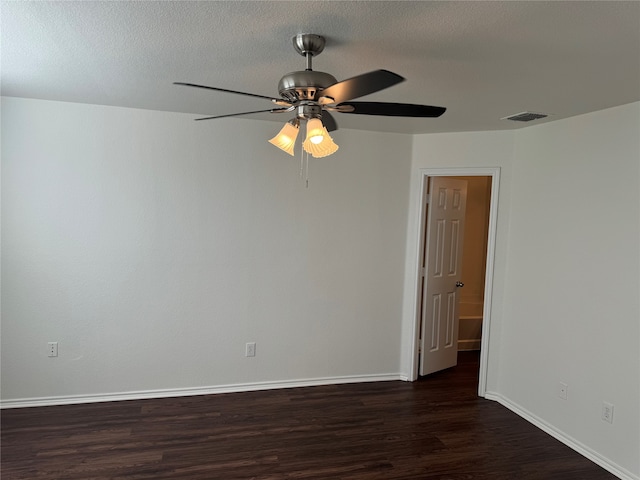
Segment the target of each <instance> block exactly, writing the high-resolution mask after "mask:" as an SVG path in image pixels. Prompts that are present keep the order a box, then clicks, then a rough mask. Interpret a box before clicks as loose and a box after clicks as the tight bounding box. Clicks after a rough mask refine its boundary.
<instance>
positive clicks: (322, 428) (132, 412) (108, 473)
mask: <svg viewBox="0 0 640 480" xmlns="http://www.w3.org/2000/svg"><path fill="white" fill-rule="evenodd" d="M477 371H478V356H477V354H475V353H463V354H461V356H460V364H459V365H458V366H457V367H456V368H453V369H450V370H447V371H444V372H440V373H438V374H435V375H432V376H430V377H428V378H426V379H422V380H420V381H418V382H414V383H408V382H400V381H398V382H380V383H361V384H350V385H332V386H321V387H309V388H297V389H286V390H271V391H263V392H250V393H238V394H223V395H222V394H221V395H209V396H195V397H181V398H167V399H157V400H136V401H123V402H111V403H96V404H85V405H69V406H56V407H38V408H24V409H12V410H3V411H2V412H1V416H2V418H1V426H2V444H1V461H2V463H1V477H2V479H3V480H13V479H39V480H40V479H45V480H46V479H56V480H67V479H69V480H72V479H82V480H98V479H207V480H209V479H224V480H233V479H255V480H268V479H271V480H275V479H336V480H347V479H348V480H364V479H366V480H376V479H381V480H382V479H384V480H391V479H425V480H436V479H438V480H469V479H473V480H476V479H505V480H506V479H508V480H515V479H525V480H526V479H536V480H538V479H540V480H552V479H563V480H565V479H576V480H578V479H579V480H596V479H613V478H616V477H614V476H613V475H611V474H609V473H608V472H606V471H605V470H603V469H602V468H600V467H598V466H597V465H595V464H594V463H592V462H590V461H589V460H587V459H586V458H584V457H582V456H581V455H579V454H578V453H576V452H574V451H573V450H571V449H570V448H569V447H566V446H565V445H563V444H562V443H560V442H558V441H557V440H555V439H553V438H552V437H550V436H548V435H547V434H545V433H544V432H542V431H541V430H539V429H538V428H536V427H534V426H532V425H530V424H529V423H527V422H526V421H525V420H522V419H521V418H519V417H518V416H517V415H515V414H514V413H512V412H510V411H509V410H507V409H505V408H504V407H502V406H501V405H499V404H497V403H495V402H491V401H488V400H484V399H481V398H478V397H477V396H476V389H477V382H478V378H477Z"/></svg>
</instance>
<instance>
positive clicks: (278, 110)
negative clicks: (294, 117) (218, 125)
mask: <svg viewBox="0 0 640 480" xmlns="http://www.w3.org/2000/svg"><path fill="white" fill-rule="evenodd" d="M288 111H291V110H290V109H289V108H270V109H268V110H254V111H253V112H240V113H227V114H226V115H215V116H213V117H202V118H196V121H198V120H213V119H214V118H226V117H237V116H239V115H251V114H252V113H265V112H269V113H281V112H288Z"/></svg>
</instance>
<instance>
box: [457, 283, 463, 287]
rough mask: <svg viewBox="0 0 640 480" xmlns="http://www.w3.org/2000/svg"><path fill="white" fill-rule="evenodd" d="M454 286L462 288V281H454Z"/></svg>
mask: <svg viewBox="0 0 640 480" xmlns="http://www.w3.org/2000/svg"><path fill="white" fill-rule="evenodd" d="M456 287H458V288H462V287H464V283H462V282H456Z"/></svg>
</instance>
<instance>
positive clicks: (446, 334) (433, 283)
mask: <svg viewBox="0 0 640 480" xmlns="http://www.w3.org/2000/svg"><path fill="white" fill-rule="evenodd" d="M466 203H467V182H466V181H465V180H457V179H453V178H448V177H430V183H429V204H428V207H427V222H426V235H425V253H424V259H425V260H424V262H425V265H424V270H423V273H424V282H423V285H424V286H423V290H422V321H421V324H422V325H421V332H420V375H427V374H429V373H433V372H437V371H439V370H443V369H445V368H449V367H453V366H455V365H457V363H458V321H459V312H458V290H459V289H460V287H461V286H463V284H462V283H461V282H462V279H461V278H460V275H461V270H462V268H461V266H462V240H463V238H464V236H463V235H464V214H465V208H466Z"/></svg>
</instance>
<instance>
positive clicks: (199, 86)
mask: <svg viewBox="0 0 640 480" xmlns="http://www.w3.org/2000/svg"><path fill="white" fill-rule="evenodd" d="M173 84H174V85H184V86H185V87H196V88H204V89H206V90H215V91H216V92H226V93H235V94H236V95H245V96H247V97H256V98H264V99H266V100H271V101H272V102H282V99H280V98H273V97H267V96H265V95H258V94H256V93H247V92H238V91H237V90H228V89H226V88H218V87H208V86H207V85H197V84H195V83H184V82H173Z"/></svg>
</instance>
